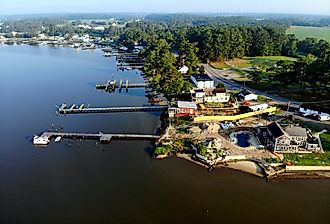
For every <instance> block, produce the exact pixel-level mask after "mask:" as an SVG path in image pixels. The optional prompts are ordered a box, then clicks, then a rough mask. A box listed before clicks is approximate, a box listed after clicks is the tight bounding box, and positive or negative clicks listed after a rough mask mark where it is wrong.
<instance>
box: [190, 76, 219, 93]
mask: <svg viewBox="0 0 330 224" xmlns="http://www.w3.org/2000/svg"><path fill="white" fill-rule="evenodd" d="M190 79H191V81H192V82H193V83H194V84H195V85H196V86H197V88H199V89H207V88H213V87H214V80H213V79H211V78H210V76H208V75H207V74H198V75H192V76H191V77H190Z"/></svg>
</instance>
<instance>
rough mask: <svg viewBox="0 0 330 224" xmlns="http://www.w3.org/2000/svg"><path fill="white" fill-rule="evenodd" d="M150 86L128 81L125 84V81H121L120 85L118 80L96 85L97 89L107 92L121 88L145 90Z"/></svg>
mask: <svg viewBox="0 0 330 224" xmlns="http://www.w3.org/2000/svg"><path fill="white" fill-rule="evenodd" d="M148 86H150V84H149V83H129V81H128V80H126V82H123V80H120V81H119V83H118V82H117V80H109V81H108V82H106V83H104V84H96V89H104V90H106V91H109V92H112V91H114V89H116V88H119V89H122V88H126V89H128V88H145V87H148Z"/></svg>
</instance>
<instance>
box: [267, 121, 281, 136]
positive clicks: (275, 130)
mask: <svg viewBox="0 0 330 224" xmlns="http://www.w3.org/2000/svg"><path fill="white" fill-rule="evenodd" d="M267 127H268V129H269V131H270V132H271V133H272V135H273V136H274V138H278V137H280V136H282V135H284V133H283V131H282V129H281V128H280V126H279V125H278V124H277V123H276V122H273V123H271V124H270V125H268V126H267Z"/></svg>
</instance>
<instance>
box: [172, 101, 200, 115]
mask: <svg viewBox="0 0 330 224" xmlns="http://www.w3.org/2000/svg"><path fill="white" fill-rule="evenodd" d="M196 111H197V105H196V103H195V102H189V101H178V104H177V106H176V107H170V108H169V109H168V115H169V117H187V116H195V115H196Z"/></svg>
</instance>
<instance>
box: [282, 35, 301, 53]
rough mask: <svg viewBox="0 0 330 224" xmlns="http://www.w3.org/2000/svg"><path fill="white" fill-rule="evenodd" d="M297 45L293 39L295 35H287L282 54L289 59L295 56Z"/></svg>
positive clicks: (295, 39) (296, 41)
mask: <svg viewBox="0 0 330 224" xmlns="http://www.w3.org/2000/svg"><path fill="white" fill-rule="evenodd" d="M297 44H298V39H297V38H296V37H295V35H294V34H289V35H288V36H287V41H286V44H285V45H284V47H283V54H284V55H287V56H291V57H295V56H297V49H298V47H297Z"/></svg>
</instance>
